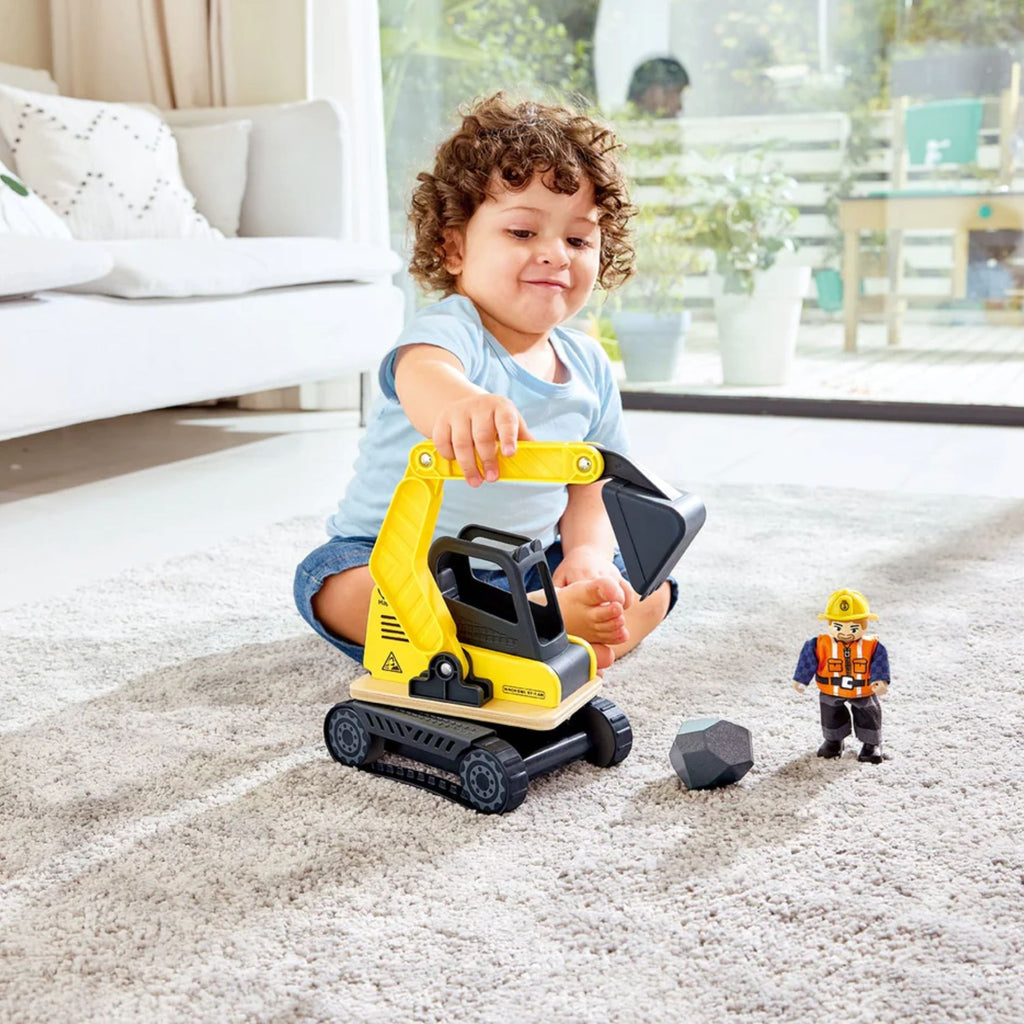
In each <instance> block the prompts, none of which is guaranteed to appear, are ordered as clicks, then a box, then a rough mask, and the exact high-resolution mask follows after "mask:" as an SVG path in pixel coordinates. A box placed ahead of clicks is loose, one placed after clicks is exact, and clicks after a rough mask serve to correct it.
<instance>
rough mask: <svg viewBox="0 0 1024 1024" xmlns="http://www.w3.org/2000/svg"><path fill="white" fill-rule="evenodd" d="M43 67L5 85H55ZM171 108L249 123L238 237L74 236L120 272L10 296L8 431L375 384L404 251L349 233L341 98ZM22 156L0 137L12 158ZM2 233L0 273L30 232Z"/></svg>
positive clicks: (5, 379)
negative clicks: (330, 385)
mask: <svg viewBox="0 0 1024 1024" xmlns="http://www.w3.org/2000/svg"><path fill="white" fill-rule="evenodd" d="M8 70H9V69H8ZM0 72H2V69H0ZM26 74H29V73H28V72H26ZM32 74H34V75H35V76H36V77H35V78H30V79H28V80H27V81H26V79H25V78H24V77H22V78H21V79H20V80H18V81H14V82H10V80H9V79H8V83H9V84H13V85H15V86H20V87H21V88H31V89H36V90H38V91H43V88H41V87H44V88H45V90H46V91H55V87H54V86H53V85H52V82H50V81H49V79H48V77H46V76H43V75H41V73H38V72H34V73H32ZM0 81H2V74H0ZM165 116H166V118H167V120H168V122H169V123H170V124H171V126H172V130H174V129H177V128H179V126H182V125H189V124H196V123H211V122H226V121H236V120H238V119H245V120H247V121H251V125H252V127H251V134H250V136H249V152H248V165H247V180H246V186H245V192H244V198H243V200H242V206H241V217H240V224H239V228H238V234H239V237H238V238H223V239H211V238H201V239H192V238H184V239H162V238H161V239H141V240H135V241H113V242H105V241H88V242H85V241H82V242H79V241H73V242H68V243H65V244H67V245H70V246H74V247H77V246H83V247H87V249H83V250H82V251H83V252H86V251H90V252H92V253H93V254H96V253H101V255H102V259H103V260H105V261H106V262H105V264H104V265H105V266H106V265H110V264H112V269H110V270H109V271H108V272H107V273H105V274H103V275H102V276H100V277H99V278H98V279H96V280H93V281H90V282H86V283H84V284H80V285H76V286H73V287H71V288H68V289H67V290H59V291H43V292H39V293H36V294H31V295H27V296H20V297H14V298H8V299H6V300H4V301H2V302H0V439H3V438H10V437H16V436H19V435H24V434H29V433H34V432H37V431H42V430H48V429H52V428H56V427H61V426H65V425H68V424H72V423H77V422H81V421H85V420H91V419H100V418H104V417H108V416H115V415H122V414H126V413H133V412H138V411H141V410H146V409H154V408H161V407H166V406H172V405H180V404H185V403H191V402H197V401H205V400H210V399H216V398H224V397H231V396H238V395H244V394H247V393H250V392H262V391H265V390H268V389H278V388H285V387H291V386H294V385H300V384H306V383H311V382H316V381H324V380H331V379H336V378H339V377H343V376H351V377H353V378H354V377H355V376H356V375H360V374H361V375H362V380H363V382H364V384H365V382H366V380H367V379H368V378H367V371H369V370H371V369H372V368H373V367H375V365H376V364H377V362H378V361H379V359H380V356H381V355H382V354H383V352H384V351H385V350H386V349H387V348H388V347H389V346H390V344H391V343H392V341H393V340H394V338H395V336H396V335H397V333H398V331H399V330H400V329H401V323H402V314H403V298H402V294H401V292H400V291H399V290H398V289H397V288H396V287H394V285H393V284H392V283H391V279H390V275H391V273H392V272H393V271H394V270H396V269H397V267H398V258H397V256H395V255H394V253H392V252H391V251H390V250H388V249H387V248H385V247H382V246H372V245H358V244H356V243H354V242H353V241H351V237H350V225H351V223H352V218H351V212H350V211H351V202H352V200H353V197H351V196H349V195H348V194H347V184H348V181H349V175H348V174H347V173H346V166H347V164H348V162H349V160H350V159H351V154H350V153H349V152H348V143H347V139H346V133H345V123H344V118H343V114H342V112H341V111H340V110H339V109H338V108H337V106H336V105H334V104H333V103H330V102H327V101H324V100H314V101H310V102H301V103H293V104H284V105H276V106H266V107H251V108H244V109H238V108H236V109H229V108H223V109H215V110H196V111H176V112H171V113H169V114H167V115H165ZM12 159H15V157H12V155H11V151H10V148H9V147H8V140H5V139H4V138H3V137H2V132H0V161H3V162H4V163H6V164H7V166H8V167H9V168H10V167H11V163H10V161H11V160H12ZM12 169H13V168H12ZM186 184H187V180H186ZM4 242H6V244H7V248H6V249H5V248H4V246H3V245H0V275H2V274H3V273H4V253H5V252H6V253H8V256H7V260H8V269H9V271H10V272H11V273H13V270H14V269H16V268H13V267H12V266H11V262H12V261H13V260H14V259H15V258H17V257H15V256H12V255H10V253H12V252H14V253H17V252H18V249H17V239H11V238H10V236H9V235H8V236H2V237H0V243H4ZM26 244H27V243H26ZM40 244H43V243H40ZM12 247H13V248H12ZM0 283H2V282H0ZM353 390H354V389H353ZM362 397H363V398H364V399H365V393H363V394H362Z"/></svg>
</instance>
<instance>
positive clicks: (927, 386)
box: [626, 310, 1024, 422]
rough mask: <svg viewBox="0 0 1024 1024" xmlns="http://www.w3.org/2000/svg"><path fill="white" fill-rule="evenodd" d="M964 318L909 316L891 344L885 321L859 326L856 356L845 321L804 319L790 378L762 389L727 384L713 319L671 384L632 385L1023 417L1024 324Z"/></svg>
mask: <svg viewBox="0 0 1024 1024" xmlns="http://www.w3.org/2000/svg"><path fill="white" fill-rule="evenodd" d="M962 320H963V322H962V323H957V324H952V323H946V324H928V323H920V322H911V321H908V322H907V323H905V324H904V327H903V336H902V340H901V344H900V345H899V346H896V347H890V346H889V345H887V344H886V331H885V327H884V325H882V324H875V323H865V324H861V326H860V329H859V331H858V337H857V341H858V346H857V351H856V352H853V353H851V352H844V351H843V326H842V323H841V322H839V321H835V322H831V323H810V324H809V323H804V324H801V326H800V333H799V335H798V339H797V349H796V359H795V362H794V365H793V372H792V374H791V378H790V381H789V383H788V384H785V385H779V386H775V387H761V388H736V387H724V386H723V385H722V367H721V360H720V358H719V354H718V338H717V334H716V327H715V323H714V322H713V321H697V322H696V323H695V324H694V326H693V328H692V330H691V332H690V334H689V336H688V337H687V339H686V346H685V349H684V352H683V355H682V357H681V359H680V363H679V367H678V371H677V373H676V380H675V381H674V382H673V383H671V384H659V385H655V386H653V387H652V386H650V385H647V384H644V385H641V384H639V383H638V384H636V385H633V384H632V382H629V383H627V384H626V386H627V387H633V386H636V387H638V388H642V389H643V390H654V391H658V392H673V391H685V392H690V393H694V394H714V395H765V396H772V397H785V398H818V399H821V398H824V399H835V398H854V399H863V400H870V401H887V402H937V403H946V404H953V405H1000V406H1004V405H1005V406H1015V407H1018V408H1020V409H1021V419H1022V422H1024V326H1021V325H1019V324H1017V325H1013V324H1002V325H999V324H990V323H986V322H985V319H984V315H983V314H981V313H978V312H976V311H969V310H967V311H965V312H964V313H963V315H962Z"/></svg>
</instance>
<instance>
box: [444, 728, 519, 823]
mask: <svg viewBox="0 0 1024 1024" xmlns="http://www.w3.org/2000/svg"><path fill="white" fill-rule="evenodd" d="M459 777H460V779H461V780H462V789H463V792H464V793H465V795H466V799H467V800H468V801H469V803H470V804H471V806H473V807H474V808H475V809H476V810H478V811H482V812H483V813H484V814H503V813H504V812H505V811H511V810H514V809H515V808H516V807H518V806H519V805H520V804H521V803H522V802H523V800H525V799H526V789H527V786H528V785H529V783H530V777H529V775H527V773H526V766H525V765H524V764H523V759H522V758H521V757H520V756H519V754H518V752H517V751H516V748H515V747H513V746H512V744H511V743H506V742H505V740H503V739H499V738H498V737H497V736H485V737H484V738H483V739H482V740H477V741H476V743H474V744H473V746H472V747H471V748H470V749H469V750H467V751H466V753H465V754H463V755H462V760H461V761H460V762H459Z"/></svg>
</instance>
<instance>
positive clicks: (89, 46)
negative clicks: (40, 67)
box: [50, 0, 233, 109]
mask: <svg viewBox="0 0 1024 1024" xmlns="http://www.w3.org/2000/svg"><path fill="white" fill-rule="evenodd" d="M230 3H231V0H50V22H51V32H52V37H53V71H54V77H55V78H56V79H57V84H58V86H59V87H60V90H61V92H62V93H64V95H66V96H78V97H82V98H85V99H97V100H122V101H129V102H144V103H152V104H154V105H155V106H158V107H162V108H165V109H168V108H172V107H216V106H223V105H225V104H228V103H230V102H231V101H232V99H233V96H232V92H233V83H232V81H231V73H230V71H231V60H230V37H229V20H230V19H229V7H230Z"/></svg>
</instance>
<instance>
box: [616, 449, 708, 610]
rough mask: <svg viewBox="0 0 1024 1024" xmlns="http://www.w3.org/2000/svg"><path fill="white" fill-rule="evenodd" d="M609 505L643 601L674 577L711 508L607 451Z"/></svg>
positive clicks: (631, 573)
mask: <svg viewBox="0 0 1024 1024" xmlns="http://www.w3.org/2000/svg"><path fill="white" fill-rule="evenodd" d="M602 455H603V456H604V459H605V466H604V474H603V475H604V477H605V478H606V482H605V485H604V489H603V490H602V492H601V493H602V497H603V498H604V507H605V509H606V510H607V512H608V518H609V519H610V520H611V524H612V529H613V530H614V531H615V539H616V541H617V542H618V545H619V551H620V552H621V553H622V560H623V561H624V562H625V563H626V571H627V572H628V573H629V581H630V583H631V584H632V586H633V589H634V590H635V591H636V592H637V593H638V594H639V595H640V599H641V600H643V599H644V598H645V597H649V596H650V595H651V594H653V593H654V591H655V590H657V589H658V587H660V586H661V585H662V583H664V582H665V580H666V579H667V578H668V576H669V573H671V572H672V570H673V569H674V568H675V566H676V563H677V562H678V561H679V559H680V558H682V557H683V552H684V551H686V549H687V548H688V547H689V546H690V542H691V541H692V540H693V538H694V537H695V536H696V535H697V531H698V530H700V528H701V527H702V526H703V525H704V520H705V518H706V516H707V510H706V509H705V508H704V502H703V501H701V499H700V498H699V497H698V496H697V495H696V494H690V493H689V492H687V491H678V490H676V488H674V487H672V486H670V485H669V484H666V483H663V482H661V481H660V480H657V479H656V478H655V477H653V476H651V475H650V474H647V473H644V472H642V471H641V470H639V469H637V467H636V466H634V465H633V463H632V462H630V461H629V459H627V458H626V457H625V456H624V455H619V454H618V453H617V452H611V451H602Z"/></svg>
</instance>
